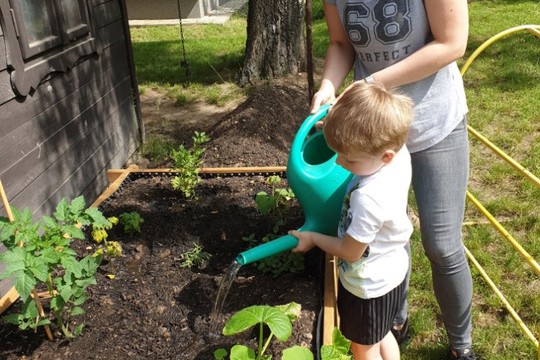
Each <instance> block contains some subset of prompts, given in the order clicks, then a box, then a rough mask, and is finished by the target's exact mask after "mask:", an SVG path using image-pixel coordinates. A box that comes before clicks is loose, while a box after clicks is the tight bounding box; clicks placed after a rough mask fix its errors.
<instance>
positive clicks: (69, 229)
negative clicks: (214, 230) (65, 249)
mask: <svg viewBox="0 0 540 360" xmlns="http://www.w3.org/2000/svg"><path fill="white" fill-rule="evenodd" d="M62 232H64V233H65V234H68V235H69V236H70V237H72V238H75V239H81V240H82V239H84V238H85V236H84V232H83V231H82V229H79V228H78V227H76V226H75V225H67V226H62Z"/></svg>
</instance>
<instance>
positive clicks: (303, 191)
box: [236, 105, 352, 265]
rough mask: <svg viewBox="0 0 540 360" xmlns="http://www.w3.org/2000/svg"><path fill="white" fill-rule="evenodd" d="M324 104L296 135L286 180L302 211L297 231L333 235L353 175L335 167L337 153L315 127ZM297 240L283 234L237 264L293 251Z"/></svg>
mask: <svg viewBox="0 0 540 360" xmlns="http://www.w3.org/2000/svg"><path fill="white" fill-rule="evenodd" d="M329 108H330V106H329V105H323V106H321V108H320V109H319V111H318V112H317V113H315V114H312V115H310V116H308V117H307V118H306V119H305V120H304V122H303V123H302V125H301V126H300V129H299V130H298V132H297V133H296V136H295V138H294V141H293V143H292V146H291V151H290V153H289V160H288V162H287V181H288V183H289V186H290V187H291V189H292V191H293V192H294V194H295V196H296V198H297V199H298V202H299V203H300V206H301V208H302V210H303V212H304V217H305V223H304V225H303V226H302V227H301V228H300V230H299V231H306V230H310V231H315V232H320V233H323V234H326V235H333V236H335V235H336V231H337V226H338V223H339V214H340V209H341V206H342V203H343V197H344V196H345V190H346V188H347V184H348V183H349V180H350V179H351V177H352V174H351V173H350V172H349V171H347V170H345V169H344V168H342V167H341V166H339V165H337V164H336V158H337V154H336V153H335V152H334V151H333V150H332V149H330V148H329V147H328V145H327V144H326V141H325V139H324V135H323V133H322V131H321V130H317V131H315V132H312V129H313V128H314V127H315V124H316V123H317V122H319V121H320V120H322V118H323V117H325V116H326V114H327V113H328V110H329ZM297 245H298V239H297V238H295V237H294V236H292V235H285V236H282V237H280V238H278V239H275V240H272V241H269V242H267V243H265V244H262V245H259V246H256V247H254V248H251V249H249V250H246V251H244V252H242V253H240V254H239V255H238V256H237V257H236V261H237V262H239V263H240V264H241V265H246V264H249V263H252V262H255V261H259V260H262V259H264V258H267V257H269V256H272V255H276V254H279V253H281V252H283V251H286V250H291V249H294V248H295V247H296V246H297Z"/></svg>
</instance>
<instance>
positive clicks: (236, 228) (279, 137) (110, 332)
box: [0, 87, 334, 360]
mask: <svg viewBox="0 0 540 360" xmlns="http://www.w3.org/2000/svg"><path fill="white" fill-rule="evenodd" d="M276 91H277V94H276ZM299 95H301V93H300V92H298V90H297V89H293V88H287V87H283V88H279V87H278V88H269V89H266V90H263V92H262V93H259V94H255V95H254V96H253V97H252V98H251V100H248V101H247V102H246V103H245V104H243V105H242V106H240V107H239V108H238V109H237V110H235V111H233V112H232V113H231V114H230V115H229V116H227V117H226V118H224V119H223V120H222V121H221V122H220V123H219V124H218V125H217V126H215V127H214V128H213V129H208V130H209V133H210V135H211V136H212V139H213V140H212V142H211V143H210V144H209V147H208V150H207V153H206V155H205V165H206V164H209V165H210V166H215V165H216V163H220V164H221V163H223V164H225V165H226V166H231V165H233V166H257V165H261V164H262V165H281V166H282V165H283V164H285V163H286V157H287V152H288V148H287V144H290V142H291V141H292V137H294V132H295V130H296V128H297V126H298V125H299V124H300V122H301V120H302V116H303V115H301V114H302V112H301V111H299V110H298V106H297V108H296V109H295V108H294V107H295V105H294V104H290V103H289V104H288V105H287V106H286V107H285V108H284V110H283V111H280V110H279V109H280V106H282V103H281V101H282V100H283V99H281V100H280V96H281V97H284V98H285V99H290V98H291V97H292V96H299ZM302 95H303V94H302ZM257 96H259V98H257ZM253 98H255V100H253ZM257 99H258V100H257ZM254 102H255V103H258V104H260V103H264V104H265V106H266V107H267V108H266V109H262V111H261V112H256V111H255V110H254V109H253V103H254ZM281 108H282V109H283V107H281ZM301 108H305V106H301ZM303 114H304V115H305V114H306V112H303ZM201 130H203V131H204V130H206V129H201ZM270 133H272V136H270V135H269V134H270ZM227 147H229V150H228V149H227ZM261 159H263V163H259V162H258V161H261ZM264 160H266V161H264ZM284 160H285V161H284ZM276 171H277V173H278V174H280V175H282V176H283V175H284V174H283V173H282V172H280V170H279V169H278V170H272V171H270V172H252V173H247V174H241V175H240V174H230V173H229V172H228V171H226V172H225V173H223V174H215V172H214V171H208V173H209V174H204V179H203V182H202V183H201V184H200V186H199V187H198V188H197V199H196V200H187V199H185V198H183V196H182V195H181V194H180V193H179V192H177V191H174V190H173V189H172V188H171V185H170V174H168V171H164V172H159V171H155V170H149V171H146V172H144V171H142V172H138V173H136V172H132V171H120V172H118V171H116V172H115V171H111V172H110V174H111V180H113V185H112V186H111V189H110V190H109V191H107V192H105V193H104V195H103V196H102V197H101V198H100V199H98V202H97V203H96V204H95V205H96V206H97V205H99V207H100V209H101V210H102V211H103V213H104V214H105V215H107V216H112V215H119V214H120V213H124V212H131V211H136V212H138V213H139V214H140V215H141V216H142V217H143V219H144V223H143V225H142V232H141V233H140V234H137V235H126V234H124V233H123V232H122V231H121V229H120V228H114V229H113V231H112V232H111V234H110V237H111V238H114V239H115V240H118V241H120V242H121V243H122V246H123V249H124V256H123V257H122V258H119V259H117V260H115V261H114V262H109V263H104V264H102V266H101V267H100V269H99V271H98V274H97V285H94V286H91V287H90V294H89V299H88V301H87V302H86V303H85V310H86V314H85V315H83V316H82V317H81V319H80V321H81V322H83V323H84V324H85V330H84V334H83V336H81V337H78V338H77V339H75V340H74V341H71V342H68V341H62V340H56V341H53V342H51V341H48V340H47V339H46V336H45V333H44V332H43V331H38V332H37V333H33V332H31V331H26V332H21V331H19V330H18V329H17V328H16V327H14V326H10V325H7V324H5V323H2V324H1V325H2V326H0V339H1V340H2V341H1V342H0V357H1V358H3V359H7V360H11V359H20V358H23V357H26V358H40V359H96V358H99V359H101V358H102V359H119V358H124V357H126V356H129V357H131V358H134V359H186V360H190V359H194V360H195V359H213V351H214V350H215V349H216V348H219V347H225V348H227V349H229V348H230V347H231V345H232V344H236V343H244V344H248V345H251V347H255V344H254V343H255V339H256V334H255V333H253V332H250V331H248V332H246V333H244V334H243V335H242V336H240V337H234V338H231V337H218V338H210V337H208V332H209V329H210V312H211V310H212V307H213V305H214V301H215V297H216V292H217V289H218V286H219V283H220V281H221V278H222V276H223V274H224V272H225V271H226V270H227V268H228V267H229V265H230V264H231V263H232V261H233V260H234V258H235V257H236V255H237V254H238V253H239V252H241V251H243V250H245V249H247V247H248V243H247V242H246V241H244V240H243V238H246V237H249V236H250V235H251V234H254V237H255V238H261V237H263V236H264V235H266V234H268V233H269V232H272V231H273V230H272V227H273V226H274V223H273V222H272V219H270V218H269V217H268V216H263V215H261V214H260V213H259V212H258V211H257V209H256V205H255V202H254V198H253V197H254V195H255V194H256V193H257V192H258V191H261V190H266V191H268V190H269V189H268V185H267V184H266V183H265V179H266V177H267V176H268V175H270V174H276ZM114 179H116V180H114ZM284 185H286V182H285V183H284ZM302 223H303V214H302V212H301V209H300V208H299V207H298V206H297V205H293V206H292V207H291V208H290V209H289V210H288V214H287V216H286V223H285V224H283V226H282V229H283V231H286V230H287V229H290V228H295V227H298V226H299V225H301V224H302ZM193 244H199V245H201V246H202V248H203V250H204V251H205V252H208V253H209V254H210V255H211V257H210V259H209V260H208V261H207V262H205V264H204V265H203V266H202V267H201V268H197V267H194V268H189V269H186V268H182V266H181V263H182V262H181V254H183V253H185V252H186V251H189V250H190V249H192V248H193ZM88 246H89V244H88V243H83V242H79V243H77V248H78V251H81V252H84V251H89V249H87V247H88ZM90 251H91V250H90ZM328 269H331V268H327V270H328ZM324 273H325V261H324V259H323V254H321V253H320V252H317V251H312V252H310V253H309V254H308V255H307V256H306V268H305V270H304V271H301V272H300V273H296V274H291V273H287V274H282V275H280V276H277V277H276V276H273V275H271V274H262V273H261V272H260V271H258V270H257V269H256V268H255V267H254V266H252V265H247V266H244V267H243V268H241V269H240V272H239V273H238V275H237V277H236V280H235V281H234V283H233V286H232V287H231V290H230V292H229V295H228V297H227V299H226V301H225V305H224V309H223V319H227V318H228V317H229V316H230V315H231V314H232V313H234V312H236V311H238V310H240V309H242V308H245V307H247V306H251V305H261V304H268V305H279V304H286V303H289V302H292V301H294V302H296V303H299V304H300V305H301V306H302V312H301V314H300V316H299V317H298V319H297V320H296V321H295V322H294V329H293V335H292V336H291V338H290V339H289V340H288V341H287V342H285V343H280V342H277V341H274V342H273V343H272V345H271V346H270V348H269V350H268V351H269V353H270V354H273V355H274V358H279V355H280V354H281V350H282V349H284V348H287V347H289V346H291V345H303V346H307V347H309V348H311V349H312V351H313V352H314V353H315V354H317V351H318V349H319V347H320V346H321V345H322V344H323V343H324V342H328V337H329V335H330V334H329V332H328V331H326V332H323V328H324V327H325V326H327V327H328V328H329V329H331V328H332V327H333V321H334V318H333V311H334V309H333V308H332V304H331V302H332V299H331V297H327V298H326V300H325V298H324V293H323V292H324V291H323V287H324V281H325V280H324V277H325V274H324ZM329 273H330V276H327V279H331V278H332V276H331V270H329ZM110 274H114V275H115V278H114V279H110V278H109V277H108V276H107V275H110ZM328 284H330V286H328ZM328 284H327V286H326V288H327V289H331V290H332V288H333V285H332V284H331V281H330V282H329V283H328ZM325 301H326V302H327V304H326V305H327V307H328V311H325V312H324V314H323V311H322V310H323V307H324V302H325ZM16 306H17V304H14V307H16ZM10 310H12V309H10ZM8 311H9V310H8ZM324 317H326V318H327V319H326V320H325V319H324ZM325 324H326V325H325ZM219 328H221V326H219ZM323 337H326V339H327V340H324V339H323Z"/></svg>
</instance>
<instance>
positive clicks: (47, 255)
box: [41, 247, 60, 265]
mask: <svg viewBox="0 0 540 360" xmlns="http://www.w3.org/2000/svg"><path fill="white" fill-rule="evenodd" d="M41 261H43V262H45V263H48V264H51V265H55V264H57V263H58V261H60V256H59V255H58V253H57V252H56V251H55V250H54V249H53V248H50V247H49V248H46V249H43V251H42V252H41Z"/></svg>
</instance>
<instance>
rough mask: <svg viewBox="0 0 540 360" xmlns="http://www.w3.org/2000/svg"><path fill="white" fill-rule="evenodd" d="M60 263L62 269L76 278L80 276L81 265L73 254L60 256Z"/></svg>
mask: <svg viewBox="0 0 540 360" xmlns="http://www.w3.org/2000/svg"><path fill="white" fill-rule="evenodd" d="M60 263H61V264H62V266H63V267H64V269H66V271H69V272H71V273H73V274H74V275H75V277H76V278H80V277H81V276H82V270H83V267H82V266H81V263H80V262H79V261H77V259H76V258H75V257H74V256H71V255H68V256H62V257H61V259H60Z"/></svg>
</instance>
